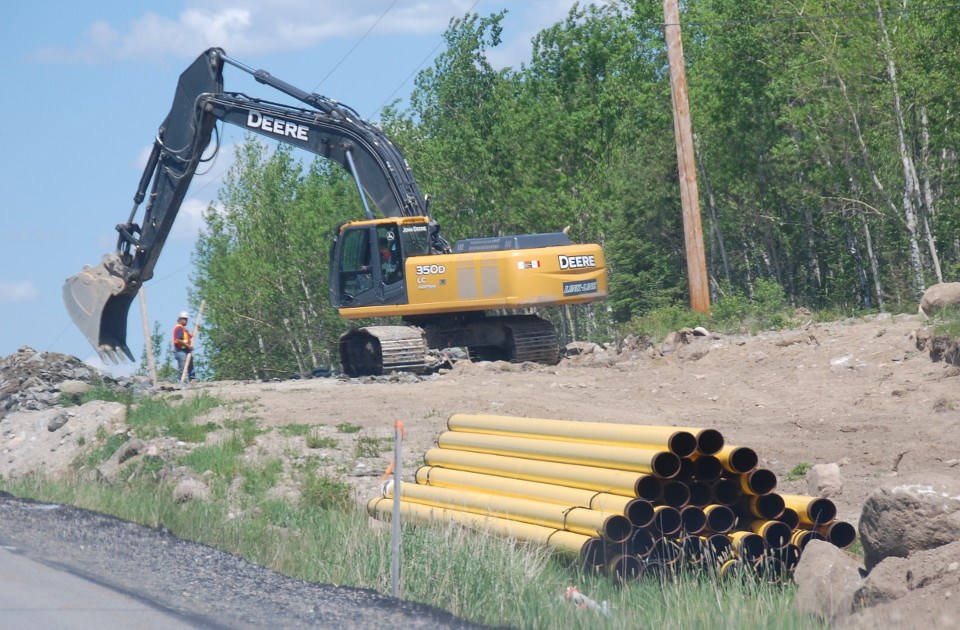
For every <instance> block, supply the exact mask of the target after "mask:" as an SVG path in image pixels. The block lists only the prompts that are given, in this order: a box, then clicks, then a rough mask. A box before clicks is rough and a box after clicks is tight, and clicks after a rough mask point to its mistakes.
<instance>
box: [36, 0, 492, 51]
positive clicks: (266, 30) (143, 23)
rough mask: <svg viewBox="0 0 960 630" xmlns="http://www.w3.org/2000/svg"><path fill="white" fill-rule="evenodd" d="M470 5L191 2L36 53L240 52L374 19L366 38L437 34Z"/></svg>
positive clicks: (445, 1)
mask: <svg viewBox="0 0 960 630" xmlns="http://www.w3.org/2000/svg"><path fill="white" fill-rule="evenodd" d="M473 4H474V3H473V2H471V1H470V0H399V1H398V2H397V3H396V4H395V5H386V4H385V2H384V0H354V1H353V2H348V3H343V2H334V1H333V0H192V1H190V2H188V6H187V8H186V9H184V10H183V11H181V12H180V14H179V15H177V16H173V17H168V16H164V15H159V14H157V13H154V12H148V13H145V14H143V15H142V16H140V17H139V18H137V19H135V20H134V21H133V22H131V23H128V24H125V25H112V24H110V23H108V22H106V21H102V20H101V21H97V22H94V23H92V24H91V25H90V26H88V27H87V29H86V31H85V32H84V34H83V36H82V38H81V39H80V41H79V42H77V43H76V44H75V45H73V46H67V47H48V48H44V49H41V50H39V51H37V52H36V53H35V54H34V57H35V58H36V59H40V60H44V61H52V62H58V63H66V62H73V63H75V62H81V63H99V62H103V61H109V60H115V59H150V58H153V59H161V58H168V57H173V58H192V57H194V56H195V55H196V54H197V51H199V50H203V49H204V48H207V47H210V46H220V47H222V48H224V49H226V50H228V51H230V53H231V55H238V56H242V55H252V54H262V53H270V52H281V51H289V50H299V49H302V48H306V47H309V46H313V45H316V44H318V43H320V42H322V41H324V40H327V39H332V38H348V39H349V38H356V37H359V36H361V35H363V34H364V33H366V31H367V30H368V29H370V27H371V26H373V25H374V24H375V23H376V28H375V29H374V30H373V31H372V32H371V36H377V35H386V34H427V33H436V34H439V33H441V32H443V30H444V29H445V28H446V26H447V24H448V21H449V19H450V17H452V16H462V15H463V14H465V13H466V12H467V11H468V10H469V9H470V7H471V6H472V5H473ZM388 7H389V10H388ZM475 10H476V9H475ZM385 11H386V13H385ZM381 16H383V19H381V20H380V21H379V22H377V20H378V19H380V18H381Z"/></svg>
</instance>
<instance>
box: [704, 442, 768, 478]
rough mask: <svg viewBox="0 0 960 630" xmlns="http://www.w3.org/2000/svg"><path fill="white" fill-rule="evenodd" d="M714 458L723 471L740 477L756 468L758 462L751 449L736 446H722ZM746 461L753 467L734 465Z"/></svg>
mask: <svg viewBox="0 0 960 630" xmlns="http://www.w3.org/2000/svg"><path fill="white" fill-rule="evenodd" d="M714 457H716V458H717V459H719V460H720V464H721V465H722V466H723V469H724V470H726V471H727V472H730V473H736V474H740V475H743V474H746V473H748V472H750V471H751V470H753V469H754V468H756V467H757V464H758V463H759V461H760V460H759V458H758V457H757V454H756V452H755V451H754V450H753V449H752V448H748V447H746V446H737V445H736V444H724V445H723V448H721V449H720V450H719V451H717V452H716V453H715V454H714ZM747 461H749V462H752V464H753V465H752V466H751V465H749V464H748V465H741V466H736V465H735V464H741V463H745V462H747Z"/></svg>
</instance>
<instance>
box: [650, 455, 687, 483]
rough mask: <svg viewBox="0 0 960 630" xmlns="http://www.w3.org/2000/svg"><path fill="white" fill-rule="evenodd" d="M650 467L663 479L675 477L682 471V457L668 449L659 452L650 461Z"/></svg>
mask: <svg viewBox="0 0 960 630" xmlns="http://www.w3.org/2000/svg"><path fill="white" fill-rule="evenodd" d="M650 469H651V470H652V471H653V474H655V475H656V476H657V477H660V478H661V479H673V478H674V477H676V476H677V474H679V473H680V458H679V457H677V456H676V455H674V454H673V453H670V452H668V451H664V452H662V453H657V454H656V455H654V456H653V458H652V459H651V461H650Z"/></svg>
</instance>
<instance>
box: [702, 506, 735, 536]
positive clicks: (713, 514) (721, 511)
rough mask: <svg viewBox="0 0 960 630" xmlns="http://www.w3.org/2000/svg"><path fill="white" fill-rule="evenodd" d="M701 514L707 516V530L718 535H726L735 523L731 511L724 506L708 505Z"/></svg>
mask: <svg viewBox="0 0 960 630" xmlns="http://www.w3.org/2000/svg"><path fill="white" fill-rule="evenodd" d="M703 512H704V514H706V516H707V529H709V530H710V531H712V532H716V533H718V534H726V533H727V532H729V531H730V530H731V529H733V526H734V525H736V523H737V517H736V515H735V514H734V513H733V510H731V509H730V508H728V507H727V506H725V505H708V506H707V507H706V508H704V510H703Z"/></svg>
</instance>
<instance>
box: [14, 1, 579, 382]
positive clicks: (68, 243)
mask: <svg viewBox="0 0 960 630" xmlns="http://www.w3.org/2000/svg"><path fill="white" fill-rule="evenodd" d="M573 4H574V0H489V1H488V0H477V1H476V2H475V1H474V0H353V1H352V2H331V1H329V0H188V1H185V2H183V1H181V2H172V1H167V2H121V1H119V0H113V1H108V0H84V2H77V1H75V0H51V1H44V0H36V1H34V2H10V3H7V6H5V7H4V19H3V20H2V21H0V64H2V65H0V67H2V72H3V82H4V98H2V99H0V121H2V122H0V147H2V157H0V165H2V166H0V190H2V194H3V199H2V201H0V216H2V226H3V229H2V230H0V323H2V326H0V357H4V356H7V355H9V354H11V353H13V352H16V350H17V349H18V348H19V347H21V346H23V345H28V346H31V347H32V348H34V349H36V350H40V351H51V352H62V353H66V354H71V355H74V356H78V357H80V358H81V359H84V360H86V361H88V362H90V363H92V364H94V365H98V366H99V365H102V364H100V363H99V360H98V359H97V356H96V353H95V352H94V351H93V348H92V347H91V346H90V345H89V343H88V342H87V341H86V339H85V338H84V337H83V335H82V334H81V333H80V332H79V330H77V329H76V328H75V327H74V326H73V324H72V323H71V321H70V318H69V316H68V315H67V312H66V310H65V309H64V307H63V303H62V300H61V288H62V285H63V282H64V280H65V279H66V278H67V277H68V276H70V275H73V274H74V273H77V272H79V271H80V270H81V269H82V267H83V265H85V264H88V265H94V264H97V263H98V262H99V261H100V257H101V256H102V255H103V254H105V253H107V252H109V251H113V250H114V249H115V247H116V232H115V231H114V229H113V228H114V226H115V225H116V224H117V223H121V222H124V221H126V220H127V218H128V216H129V214H130V210H131V209H132V207H133V201H132V198H133V194H134V192H135V190H136V187H137V184H138V182H139V178H140V175H141V173H142V170H143V165H144V162H145V160H146V156H147V154H148V152H149V148H150V145H151V143H152V142H153V135H154V133H155V132H156V130H157V127H158V126H159V124H160V122H161V121H162V120H163V118H164V117H165V116H166V113H167V111H168V109H169V107H170V103H171V101H172V99H173V91H174V88H175V86H176V82H177V77H178V76H179V74H180V72H181V71H182V70H183V69H184V68H185V67H186V66H187V65H189V63H190V62H191V61H192V60H193V59H195V58H196V57H197V55H199V54H200V53H201V52H202V51H203V50H205V49H206V48H209V47H210V46H219V47H222V48H223V49H224V50H226V52H227V54H228V55H230V56H231V57H233V58H235V59H237V60H239V61H241V62H243V63H245V64H246V65H248V66H251V67H253V68H263V69H265V70H267V71H269V72H270V73H271V74H273V75H274V76H276V77H278V78H281V79H283V80H285V81H287V82H288V83H291V84H293V85H295V86H297V87H300V88H302V89H305V90H308V91H310V90H313V91H316V92H318V93H320V94H324V95H326V96H329V97H331V98H334V99H336V100H339V101H341V102H343V103H345V104H347V105H350V106H351V107H353V108H354V109H356V110H357V111H358V112H359V113H360V114H361V115H363V116H364V117H367V118H371V119H373V120H376V119H377V116H376V113H377V112H378V110H379V108H380V107H381V106H382V105H383V104H384V103H386V102H389V101H391V100H393V99H395V98H400V99H402V100H405V99H406V98H407V97H408V96H409V94H410V91H411V89H412V87H413V81H412V76H413V73H414V72H415V71H416V69H417V68H418V67H426V66H428V65H429V64H430V63H431V61H432V58H433V56H434V55H435V54H436V53H437V52H439V50H440V48H439V47H438V44H440V42H441V40H442V33H443V31H444V29H445V28H446V27H447V25H448V23H449V20H450V19H451V18H452V17H462V16H463V15H464V14H466V13H467V12H468V11H470V12H474V13H479V14H481V15H487V14H490V13H493V12H496V11H499V10H501V9H507V10H508V15H507V17H506V19H505V21H504V27H505V28H504V32H503V37H504V44H503V46H501V47H500V48H499V49H498V50H497V51H496V56H495V57H493V58H492V61H493V62H494V63H495V64H496V65H498V66H501V67H502V66H517V65H519V64H520V63H521V62H523V61H526V60H527V59H529V54H530V40H531V38H532V37H533V36H534V35H535V34H536V33H537V32H538V31H539V30H541V29H543V28H545V27H547V26H550V25H551V24H554V23H556V22H557V21H559V20H562V19H563V18H564V17H565V16H566V14H567V12H568V11H569V9H570V7H571V6H572V5H573ZM581 4H586V2H581ZM421 64H422V65H421ZM224 77H225V88H226V89H227V90H232V91H245V92H247V93H248V94H250V95H252V96H263V97H264V98H270V99H275V100H278V101H284V102H287V101H289V99H286V97H284V96H283V95H282V94H280V93H279V92H275V91H273V90H271V89H269V88H266V87H265V86H261V85H258V84H256V83H254V82H253V81H252V80H249V79H248V78H247V77H246V75H244V74H243V73H242V72H241V71H239V70H237V69H235V68H232V67H227V68H226V70H225V71H224ZM222 131H223V132H224V133H223V134H222V148H221V151H220V154H219V156H218V158H217V160H216V161H215V162H214V164H213V166H212V167H210V168H209V171H207V172H206V173H205V174H203V175H199V176H198V177H196V178H195V179H194V181H193V184H192V187H191V189H190V192H189V193H188V195H187V199H186V201H185V202H184V205H183V207H182V209H181V211H180V213H179V215H178V217H177V222H176V224H175V225H174V228H173V232H172V233H171V237H170V238H169V240H168V241H167V244H166V247H165V248H164V250H163V254H162V255H161V257H160V260H159V262H158V263H157V266H156V268H155V271H154V278H153V280H151V281H150V282H148V283H147V284H146V295H147V303H148V307H149V311H150V320H151V322H152V321H160V322H161V324H162V325H163V327H164V331H165V332H166V329H168V328H172V326H173V324H174V323H175V321H174V318H175V317H176V314H177V312H178V311H180V310H181V309H184V308H186V307H187V293H188V290H189V287H190V274H191V271H192V266H191V265H190V254H191V252H192V251H193V244H194V241H195V239H196V235H197V232H198V230H199V229H200V226H201V221H200V213H201V212H202V210H203V209H204V208H205V207H206V206H207V204H208V203H210V202H212V201H215V200H216V196H217V190H218V187H219V182H220V178H221V177H222V175H223V173H224V172H225V171H226V169H227V168H229V166H230V159H231V156H232V146H231V145H233V144H235V143H236V142H238V141H240V140H242V137H243V132H242V131H241V130H239V129H237V128H235V127H230V126H227V127H226V128H223V129H222ZM305 159H306V158H305ZM203 170H204V169H201V171H203ZM140 216H142V214H141V215H138V219H139V218H140ZM327 247H328V243H317V252H318V255H321V256H325V255H326V251H327ZM192 323H193V322H192V321H191V325H192ZM128 343H129V345H130V348H131V350H132V351H133V353H134V355H135V356H137V357H139V356H140V354H141V352H142V351H143V334H142V324H141V319H140V305H139V301H136V300H135V301H134V303H133V305H132V306H131V308H130V317H129V320H128ZM201 343H202V340H201ZM111 369H112V371H114V373H122V371H123V370H122V369H117V368H111Z"/></svg>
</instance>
